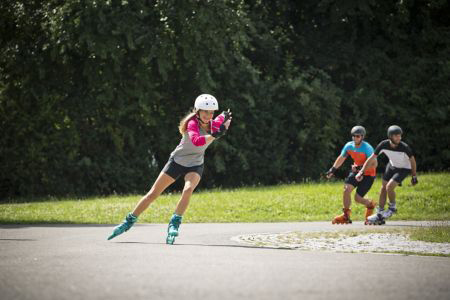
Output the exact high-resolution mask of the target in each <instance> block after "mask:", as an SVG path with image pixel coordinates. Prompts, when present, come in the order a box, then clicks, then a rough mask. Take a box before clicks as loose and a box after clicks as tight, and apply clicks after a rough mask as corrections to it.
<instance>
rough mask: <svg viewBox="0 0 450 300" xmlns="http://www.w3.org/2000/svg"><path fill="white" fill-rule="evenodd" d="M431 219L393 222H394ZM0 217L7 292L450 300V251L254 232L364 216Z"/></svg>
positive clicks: (1, 275)
mask: <svg viewBox="0 0 450 300" xmlns="http://www.w3.org/2000/svg"><path fill="white" fill-rule="evenodd" d="M428 224H429V223H427V222H425V223H420V222H390V226H393V227H398V226H407V225H408V226H422V225H428ZM112 228H113V226H100V225H91V226H89V225H85V226H84V225H39V226H12V225H11V226H9V225H0V298H1V299H2V300H3V299H5V300H6V299H8V300H9V299H58V300H60V299H108V300H115V299H171V300H173V299H182V300H188V299H258V300H259V299H283V300H284V299H296V300H297V299H335V298H339V299H377V300H379V299H398V300H400V299H408V300H411V299H450V258H447V257H420V256H403V255H385V254H352V253H331V252H307V251H298V250H283V249H265V248H264V249H263V248H255V247H248V246H245V245H240V244H237V243H236V242H233V241H232V240H231V238H232V237H233V236H236V235H240V234H246V233H264V232H266V233H278V232H286V231H330V230H342V229H358V228H366V229H367V230H372V228H375V227H372V226H371V227H367V226H364V225H362V224H361V223H355V224H353V225H346V226H343V225H340V226H336V225H334V226H333V225H331V224H329V223H323V222H314V223H256V224H247V223H246V224H236V223H234V224H183V225H182V227H181V236H180V237H179V238H178V239H177V240H176V244H175V245H173V246H170V245H166V244H165V231H166V225H165V224H149V225H137V226H135V227H134V228H133V229H131V230H130V231H129V232H127V233H125V234H123V235H121V236H119V237H116V238H115V239H113V240H111V241H106V237H107V236H108V235H109V234H110V233H111V230H112Z"/></svg>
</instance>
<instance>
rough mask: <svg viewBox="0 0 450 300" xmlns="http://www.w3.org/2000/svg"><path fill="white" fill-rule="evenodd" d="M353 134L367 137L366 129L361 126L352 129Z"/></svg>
mask: <svg viewBox="0 0 450 300" xmlns="http://www.w3.org/2000/svg"><path fill="white" fill-rule="evenodd" d="M351 134H352V135H355V134H360V135H363V136H365V135H366V129H365V128H364V127H362V126H361V125H357V126H355V127H353V128H352V131H351Z"/></svg>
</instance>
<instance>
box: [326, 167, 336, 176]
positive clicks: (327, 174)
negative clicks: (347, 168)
mask: <svg viewBox="0 0 450 300" xmlns="http://www.w3.org/2000/svg"><path fill="white" fill-rule="evenodd" d="M336 170H337V169H336V168H335V167H331V168H330V169H329V170H328V171H327V172H326V173H325V175H326V176H327V178H331V177H333V176H334V173H335V172H336Z"/></svg>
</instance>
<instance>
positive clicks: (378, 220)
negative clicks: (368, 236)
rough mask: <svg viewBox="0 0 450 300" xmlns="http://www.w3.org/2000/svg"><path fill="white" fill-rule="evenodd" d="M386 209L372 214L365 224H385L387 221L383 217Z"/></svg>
mask: <svg viewBox="0 0 450 300" xmlns="http://www.w3.org/2000/svg"><path fill="white" fill-rule="evenodd" d="M383 213H384V210H378V212H377V213H376V214H373V215H371V216H370V217H368V218H367V221H366V222H365V223H364V224H365V225H383V224H385V223H386V221H384V217H383Z"/></svg>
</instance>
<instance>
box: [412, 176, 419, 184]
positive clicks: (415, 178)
mask: <svg viewBox="0 0 450 300" xmlns="http://www.w3.org/2000/svg"><path fill="white" fill-rule="evenodd" d="M418 183H419V180H417V176H413V177H412V178H411V184H412V185H416V184H418Z"/></svg>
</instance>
